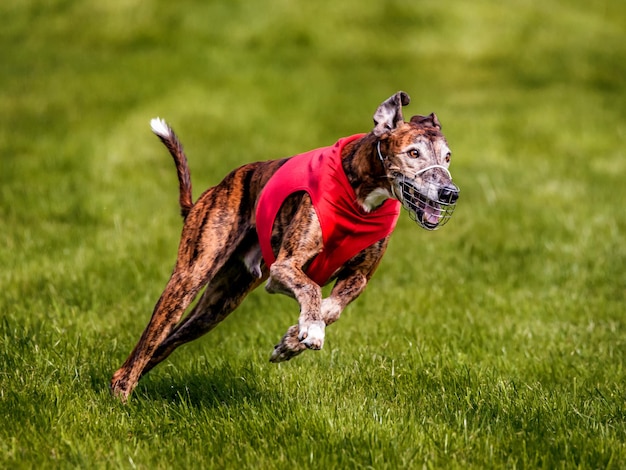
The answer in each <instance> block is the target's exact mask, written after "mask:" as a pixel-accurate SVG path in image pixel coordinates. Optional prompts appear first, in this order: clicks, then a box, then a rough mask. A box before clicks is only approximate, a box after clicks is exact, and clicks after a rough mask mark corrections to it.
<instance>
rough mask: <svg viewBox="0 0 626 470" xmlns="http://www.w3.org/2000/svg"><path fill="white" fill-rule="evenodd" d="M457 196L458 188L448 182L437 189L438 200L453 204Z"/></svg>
mask: <svg viewBox="0 0 626 470" xmlns="http://www.w3.org/2000/svg"><path fill="white" fill-rule="evenodd" d="M458 198H459V188H457V187H456V186H455V185H454V184H452V183H450V184H447V185H446V186H444V187H443V188H441V189H440V190H439V200H440V201H445V202H446V203H448V204H454V203H455V202H456V201H457V199H458Z"/></svg>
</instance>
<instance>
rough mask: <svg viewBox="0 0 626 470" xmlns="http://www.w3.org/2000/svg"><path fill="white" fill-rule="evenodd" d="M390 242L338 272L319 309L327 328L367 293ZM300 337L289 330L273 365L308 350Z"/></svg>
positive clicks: (273, 357) (371, 249) (294, 329)
mask: <svg viewBox="0 0 626 470" xmlns="http://www.w3.org/2000/svg"><path fill="white" fill-rule="evenodd" d="M388 241H389V237H387V238H385V239H383V240H381V241H379V242H378V243H375V244H374V245H372V246H370V247H368V248H367V249H365V250H363V251H362V252H361V253H359V254H358V255H357V256H355V257H354V258H353V259H352V260H350V261H349V262H348V263H347V264H346V265H345V266H344V268H343V269H342V270H341V271H340V272H339V275H338V277H337V281H336V282H335V285H334V286H333V289H332V291H331V293H330V296H329V297H327V298H325V299H323V300H322V302H321V305H320V314H321V317H322V320H323V322H324V324H325V325H330V324H331V323H334V322H336V321H337V320H338V319H339V316H340V315H341V313H342V312H343V310H344V309H345V308H346V307H347V306H348V304H350V303H351V302H352V301H353V300H355V299H356V298H357V297H358V296H359V295H361V293H362V292H363V291H364V290H365V287H366V286H367V283H368V282H369V280H370V278H371V277H372V275H373V274H374V271H375V270H376V268H377V267H378V264H379V263H380V260H381V259H382V256H383V254H384V252H385V250H386V248H387V243H388ZM298 333H299V329H298V325H293V326H292V327H291V328H289V329H288V330H287V332H286V333H285V335H284V336H283V338H282V340H281V341H280V343H278V344H277V345H276V346H275V347H274V351H273V352H272V355H271V356H270V361H271V362H283V361H288V360H290V359H292V358H293V357H295V356H297V355H298V354H300V353H302V352H303V351H304V350H305V349H306V348H305V347H302V346H301V343H300V342H299V338H298Z"/></svg>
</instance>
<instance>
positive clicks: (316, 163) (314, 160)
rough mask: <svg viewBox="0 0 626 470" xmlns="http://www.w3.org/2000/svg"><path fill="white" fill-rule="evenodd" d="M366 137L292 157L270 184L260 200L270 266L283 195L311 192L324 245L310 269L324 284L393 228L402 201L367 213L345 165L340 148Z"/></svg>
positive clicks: (261, 240) (259, 229) (264, 251)
mask: <svg viewBox="0 0 626 470" xmlns="http://www.w3.org/2000/svg"><path fill="white" fill-rule="evenodd" d="M364 135H365V134H358V135H353V136H350V137H345V138H343V139H340V140H339V141H338V142H337V143H336V144H335V145H333V146H331V147H323V148H320V149H316V150H311V151H309V152H306V153H303V154H300V155H296V156H294V157H291V158H290V159H288V160H287V162H286V163H285V164H284V165H283V166H282V167H280V168H279V169H278V171H277V172H276V173H275V174H274V175H273V176H272V177H271V178H270V180H269V181H268V182H267V185H266V186H265V187H264V188H263V190H262V191H261V195H260V197H259V200H258V202H257V207H256V230H257V234H258V236H259V244H260V245H261V253H262V254H263V259H264V260H265V264H266V265H267V266H268V267H269V266H271V265H272V264H273V263H274V261H276V257H275V256H274V252H273V250H272V245H271V243H270V239H271V236H272V227H273V225H274V220H275V219H276V215H277V214H278V211H279V210H280V207H281V205H282V204H283V202H284V201H285V199H286V198H287V197H288V196H289V195H291V194H293V193H296V192H300V191H304V192H306V193H308V194H309V196H310V197H311V200H312V201H313V207H314V208H315V212H316V213H317V217H318V219H319V221H320V225H321V227H322V239H323V242H324V248H323V250H322V252H321V253H319V254H318V255H317V256H316V257H315V258H314V259H313V261H312V262H311V264H310V265H309V267H308V268H307V270H306V274H307V276H309V277H310V278H311V279H312V280H313V281H314V282H316V283H317V284H318V285H320V286H323V285H324V284H326V283H327V282H328V281H329V280H330V278H331V276H332V275H333V273H334V272H335V271H337V270H338V269H339V268H340V267H341V266H343V264H344V263H345V262H346V261H348V260H350V259H351V258H352V257H354V256H355V255H356V254H357V253H359V252H360V251H362V250H363V249H365V248H367V247H368V246H370V245H372V244H374V243H376V242H377V241H379V240H382V239H383V238H385V237H386V236H387V235H389V234H390V233H391V232H393V229H394V228H395V226H396V222H397V221H398V216H399V215H400V203H399V202H398V201H396V200H395V199H387V200H386V201H385V202H384V203H383V204H382V205H381V206H380V207H378V208H376V209H375V210H373V211H372V212H365V211H364V210H363V208H362V207H361V206H360V205H359V204H358V203H357V202H356V194H355V193H354V189H352V186H350V183H349V181H348V178H347V176H346V174H345V172H344V171H343V167H342V166H341V151H342V149H343V148H344V147H345V146H346V144H348V143H350V142H352V141H354V140H358V139H360V138H362V137H363V136H364Z"/></svg>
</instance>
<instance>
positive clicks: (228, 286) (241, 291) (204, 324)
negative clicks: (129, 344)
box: [142, 256, 267, 375]
mask: <svg viewBox="0 0 626 470" xmlns="http://www.w3.org/2000/svg"><path fill="white" fill-rule="evenodd" d="M255 274H256V273H255ZM255 274H253V273H251V271H250V270H249V269H247V268H246V266H245V265H244V263H243V262H242V261H241V260H239V259H238V257H236V256H233V257H231V258H230V260H228V261H227V262H226V263H225V264H224V266H223V267H222V268H221V269H220V271H219V272H218V273H217V274H216V275H215V277H214V278H213V280H212V281H211V282H210V283H209V284H208V286H207V287H206V289H205V291H204V293H203V294H202V297H201V298H200V300H199V301H198V303H197V304H196V305H195V306H194V308H193V310H192V311H191V312H189V315H187V317H185V318H184V319H183V320H182V321H181V322H180V323H179V324H178V325H177V326H176V327H175V328H174V330H173V331H172V332H171V333H170V335H169V336H168V337H167V338H166V339H165V340H164V341H163V342H162V343H161V345H160V346H159V347H158V348H157V350H156V352H155V353H154V355H153V356H152V358H151V359H150V362H148V364H147V365H146V367H145V368H144V370H143V372H142V375H143V374H146V373H148V372H149V371H150V369H152V368H153V367H154V366H156V365H157V364H159V363H160V362H161V361H163V360H165V359H166V358H167V357H168V356H169V355H170V354H171V353H172V352H173V351H174V350H175V349H176V348H177V347H179V346H181V345H183V344H185V343H188V342H189V341H193V340H194V339H197V338H199V337H200V336H202V335H204V334H206V333H208V332H209V331H211V330H212V329H213V328H215V327H216V326H217V325H218V324H219V323H220V322H221V321H222V320H224V319H225V318H226V317H227V316H228V315H229V314H230V313H231V312H232V311H234V310H235V309H236V308H237V307H238V306H239V304H241V302H242V301H243V299H244V298H245V297H246V295H247V294H248V293H249V292H250V291H252V290H254V289H255V288H256V287H258V286H259V285H260V284H261V283H262V282H263V281H264V280H265V279H266V278H267V270H266V269H265V270H264V272H263V273H261V271H259V273H258V274H260V275H261V277H257V276H256V275H255Z"/></svg>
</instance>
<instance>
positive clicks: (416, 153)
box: [408, 149, 420, 158]
mask: <svg viewBox="0 0 626 470" xmlns="http://www.w3.org/2000/svg"><path fill="white" fill-rule="evenodd" d="M408 154H409V156H410V157H412V158H419V156H420V151H419V150H417V149H411V150H409V152H408Z"/></svg>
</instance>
